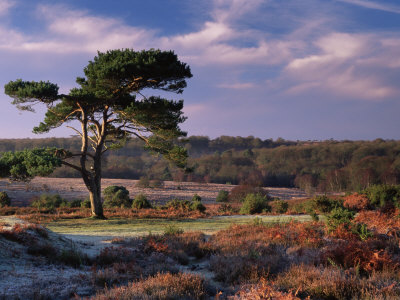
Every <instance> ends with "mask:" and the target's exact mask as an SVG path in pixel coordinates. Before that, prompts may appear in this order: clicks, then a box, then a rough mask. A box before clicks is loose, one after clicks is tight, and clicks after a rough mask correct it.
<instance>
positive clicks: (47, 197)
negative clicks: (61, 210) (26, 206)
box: [31, 194, 67, 209]
mask: <svg viewBox="0 0 400 300" xmlns="http://www.w3.org/2000/svg"><path fill="white" fill-rule="evenodd" d="M66 203H67V201H66V200H64V199H63V198H61V196H60V195H59V194H42V195H40V197H39V198H37V199H35V200H33V202H32V203H31V206H32V207H36V208H39V209H41V208H47V209H54V208H57V207H62V206H66Z"/></svg>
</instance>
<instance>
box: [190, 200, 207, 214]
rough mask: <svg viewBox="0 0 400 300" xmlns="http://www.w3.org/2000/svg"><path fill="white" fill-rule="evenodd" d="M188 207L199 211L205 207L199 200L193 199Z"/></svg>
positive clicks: (202, 210) (203, 210)
mask: <svg viewBox="0 0 400 300" xmlns="http://www.w3.org/2000/svg"><path fill="white" fill-rule="evenodd" d="M190 209H191V210H198V211H199V212H205V210H206V207H205V206H204V205H203V203H201V202H200V201H193V202H192V203H191V204H190Z"/></svg>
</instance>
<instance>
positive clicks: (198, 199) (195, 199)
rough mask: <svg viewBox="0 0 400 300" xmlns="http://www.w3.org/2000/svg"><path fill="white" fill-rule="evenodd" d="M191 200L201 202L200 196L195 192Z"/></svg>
mask: <svg viewBox="0 0 400 300" xmlns="http://www.w3.org/2000/svg"><path fill="white" fill-rule="evenodd" d="M192 201H193V202H196V201H198V202H201V197H200V196H199V195H197V194H194V195H193V197H192Z"/></svg>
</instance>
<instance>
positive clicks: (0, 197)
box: [0, 192, 11, 207]
mask: <svg viewBox="0 0 400 300" xmlns="http://www.w3.org/2000/svg"><path fill="white" fill-rule="evenodd" d="M10 204H11V199H10V197H8V194H7V193H6V192H0V207H5V206H10Z"/></svg>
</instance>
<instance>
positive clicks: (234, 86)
mask: <svg viewBox="0 0 400 300" xmlns="http://www.w3.org/2000/svg"><path fill="white" fill-rule="evenodd" d="M217 87H219V88H222V89H234V90H246V89H252V88H254V87H256V84H255V83H252V82H238V83H222V84H218V85H217Z"/></svg>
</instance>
